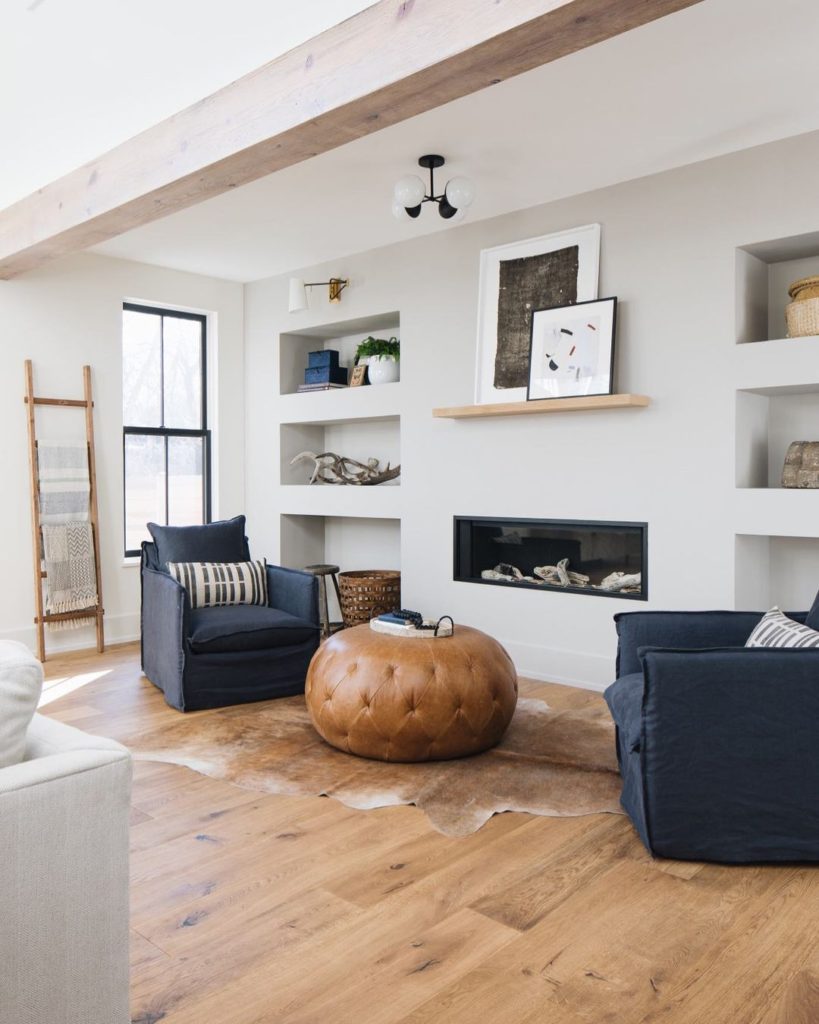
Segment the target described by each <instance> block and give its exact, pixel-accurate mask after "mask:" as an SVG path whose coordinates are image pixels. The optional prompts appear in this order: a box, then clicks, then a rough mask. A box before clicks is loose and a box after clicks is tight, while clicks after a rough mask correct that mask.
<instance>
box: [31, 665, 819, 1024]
mask: <svg viewBox="0 0 819 1024" xmlns="http://www.w3.org/2000/svg"><path fill="white" fill-rule="evenodd" d="M46 668H47V678H48V682H47V690H46V695H45V701H46V704H45V706H44V707H43V709H42V710H43V712H44V713H45V714H51V715H54V716H55V717H57V718H59V719H61V720H62V721H64V722H68V723H70V724H72V725H75V726H78V727H79V728H83V729H86V730H88V731H91V732H98V733H100V734H102V735H107V736H113V737H114V738H122V737H125V736H127V735H128V733H129V732H132V731H133V730H134V728H135V727H139V728H143V727H150V725H151V724H152V723H157V722H159V721H161V720H162V719H164V718H166V717H167V716H169V715H174V714H177V712H174V711H171V710H170V709H169V708H167V707H166V706H165V704H164V703H163V700H162V697H161V695H160V694H159V693H158V692H157V691H156V690H154V688H153V687H152V686H151V685H150V684H149V683H148V682H147V680H145V679H144V677H142V675H141V673H140V670H139V657H138V650H137V648H136V647H135V646H134V645H126V646H123V647H119V648H114V649H112V650H110V651H109V652H108V653H106V654H104V655H101V656H100V655H97V654H85V653H83V654H73V655H65V656H62V657H55V658H53V659H52V660H51V661H49V662H48V663H47V666H46ZM523 689H524V692H526V693H529V694H537V695H540V696H543V697H545V699H546V700H548V701H549V703H551V704H552V705H554V706H580V705H582V704H584V703H586V702H589V701H596V700H599V699H600V698H599V696H598V695H596V694H592V693H589V692H587V691H583V690H576V689H572V688H569V687H560V686H549V685H546V684H536V683H528V684H524V688H523ZM204 714H208V712H204ZM132 825H133V827H132V836H133V843H132V850H133V853H132V933H131V934H132V940H133V941H132V965H133V974H132V978H133V981H132V989H133V999H132V1005H133V1011H132V1017H133V1021H134V1022H135V1024H158V1022H159V1021H163V1022H164V1024H203V1022H209V1024H210V1022H212V1024H274V1022H275V1024H319V1022H332V1024H456V1022H457V1024H473V1022H474V1024H495V1022H499V1024H608V1022H611V1024H615V1022H616V1024H660V1022H662V1024H729V1022H730V1024H817V1022H819V869H815V868H811V867H798V866H797V867H790V866H788V867H749V868H728V867H720V866H716V865H699V864H681V863H676V862H669V861H656V862H655V861H652V860H651V859H650V858H649V857H648V856H647V855H646V853H645V852H644V850H643V848H642V846H641V845H640V843H639V842H638V840H637V838H636V837H635V835H634V833H633V831H632V829H631V827H630V825H629V823H628V821H627V819H626V818H625V817H620V816H616V815H590V816H588V817H583V818H536V817H532V816H529V815H525V814H504V815H499V816H497V817H495V818H493V819H492V820H491V821H490V822H489V823H488V824H487V825H486V826H485V827H484V828H483V829H481V830H480V831H479V832H478V833H476V834H475V835H473V836H469V837H467V838H464V839H448V838H446V837H444V836H441V835H439V834H438V833H437V832H434V831H433V830H432V829H431V828H430V826H429V824H428V823H427V821H426V819H425V817H424V815H423V814H422V813H421V812H419V811H417V810H416V809H415V808H413V807H394V808H384V809H382V810H376V811H356V810H351V809H349V808H346V807H344V806H343V805H342V804H340V803H337V802H336V801H334V800H329V799H322V798H314V797H310V798H300V797H299V798H296V797H277V796H263V795H260V794H257V793H251V792H247V791H245V790H241V789H238V788H236V787H234V786H231V785H229V784H226V783H223V782H219V781H216V780H213V779H208V778H205V777H203V776H200V775H197V774H195V773H194V772H192V771H190V770H188V769H187V768H182V767H177V766H172V765H162V764H146V763H143V764H137V766H136V772H135V785H134V800H133V816H132Z"/></svg>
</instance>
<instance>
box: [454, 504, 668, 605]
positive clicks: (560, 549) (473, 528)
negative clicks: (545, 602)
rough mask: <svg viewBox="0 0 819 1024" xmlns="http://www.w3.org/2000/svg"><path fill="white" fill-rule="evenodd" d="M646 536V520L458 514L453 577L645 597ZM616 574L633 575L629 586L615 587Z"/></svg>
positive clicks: (606, 594) (598, 594) (600, 593)
mask: <svg viewBox="0 0 819 1024" xmlns="http://www.w3.org/2000/svg"><path fill="white" fill-rule="evenodd" d="M647 536H648V528H647V525H646V524H645V523H619V522H596V521H595V522H590V521H576V520H562V519H561V520H558V519H483V518H478V519H468V518H465V517H460V516H456V517H455V570H454V576H455V579H456V580H459V581H463V582H467V583H488V584H492V585H496V586H511V587H530V588H532V589H538V590H561V591H564V592H565V593H574V594H593V595H596V596H600V597H620V598H626V599H631V600H638V601H645V600H646V599H647V596H648V588H647V579H646V570H647V558H646V546H647ZM564 559H568V561H565V562H564ZM558 566H560V568H561V569H562V570H563V572H564V573H565V575H564V576H560V575H558V573H559V570H558ZM617 573H623V574H625V576H626V577H631V579H629V580H628V581H627V582H628V584H629V585H628V586H627V587H625V588H617V587H616V579H617V577H616V576H615V574H617ZM634 577H637V578H636V579H634ZM567 578H568V583H566V582H565V580H566V579H567ZM561 579H562V580H563V582H561Z"/></svg>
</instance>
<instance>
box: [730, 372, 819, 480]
mask: <svg viewBox="0 0 819 1024" xmlns="http://www.w3.org/2000/svg"><path fill="white" fill-rule="evenodd" d="M792 441H819V386H817V385H814V384H810V385H807V384H806V385H802V386H800V385H795V386H792V387H770V388H754V389H748V390H743V391H737V394H736V486H737V487H781V482H782V466H783V463H784V461H785V453H786V452H787V450H788V446H789V445H790V443H791V442H792Z"/></svg>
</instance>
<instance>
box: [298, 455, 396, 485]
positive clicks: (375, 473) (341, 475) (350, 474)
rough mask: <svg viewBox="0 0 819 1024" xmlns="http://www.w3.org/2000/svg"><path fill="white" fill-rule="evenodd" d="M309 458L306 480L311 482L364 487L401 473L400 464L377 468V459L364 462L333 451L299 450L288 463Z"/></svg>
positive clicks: (304, 460) (382, 481)
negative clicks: (310, 462) (307, 478)
mask: <svg viewBox="0 0 819 1024" xmlns="http://www.w3.org/2000/svg"><path fill="white" fill-rule="evenodd" d="M310 460H312V461H313V462H314V463H315V465H314V466H313V472H312V473H311V474H310V480H309V481H308V482H309V483H311V484H355V485H357V486H359V487H364V486H368V485H373V484H383V483H385V482H386V481H387V480H395V478H396V477H399V476H400V475H401V466H400V465H398V466H390V464H389V462H388V463H387V465H386V468H385V469H379V465H380V463H379V461H378V459H367V461H366V463H364V462H357V461H356V460H355V459H348V458H347V457H346V456H345V455H336V454H335V452H322V453H321V454H320V455H316V453H315V452H299V454H298V455H296V456H294V458H292V459H291V460H290V465H291V466H295V465H296V464H297V463H299V462H309V461H310Z"/></svg>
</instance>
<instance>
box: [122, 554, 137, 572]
mask: <svg viewBox="0 0 819 1024" xmlns="http://www.w3.org/2000/svg"><path fill="white" fill-rule="evenodd" d="M141 561H142V559H141V558H140V557H139V555H133V556H132V557H131V558H123V560H122V568H123V569H137V568H139V563H140V562H141Z"/></svg>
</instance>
